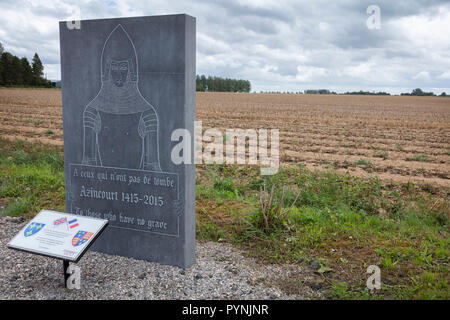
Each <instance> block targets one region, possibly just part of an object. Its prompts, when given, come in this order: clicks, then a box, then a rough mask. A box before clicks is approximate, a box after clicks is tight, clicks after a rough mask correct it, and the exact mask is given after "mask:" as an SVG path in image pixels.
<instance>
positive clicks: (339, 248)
mask: <svg viewBox="0 0 450 320" xmlns="http://www.w3.org/2000/svg"><path fill="white" fill-rule="evenodd" d="M63 163H64V162H63V155H62V149H61V148H58V147H51V146H47V145H42V144H39V143H35V144H30V143H28V142H24V141H21V140H16V141H15V142H10V141H8V140H5V139H0V215H11V216H25V217H31V216H33V215H34V214H36V213H37V212H38V211H40V210H41V209H42V208H46V209H55V210H60V211H64V173H63V171H64V170H63V167H64V165H63ZM261 190H267V191H271V190H273V195H272V196H271V197H270V198H273V199H272V200H271V201H270V205H269V204H268V203H267V202H266V203H265V207H264V208H265V209H264V210H262V207H261V192H263V193H264V191H261ZM196 193H197V196H196V211H197V212H196V214H197V238H198V239H199V240H200V241H202V240H211V241H224V242H229V243H232V244H233V245H235V246H237V247H239V248H241V249H242V250H243V251H244V252H245V254H246V255H248V256H251V257H254V258H256V259H258V260H259V261H260V262H261V263H301V264H307V265H309V263H310V262H311V261H312V260H315V261H318V262H319V264H320V268H319V269H318V270H317V271H316V272H315V280H314V283H304V282H301V281H298V279H293V282H292V283H288V284H286V290H293V289H292V287H293V286H302V285H311V286H312V285H317V283H320V284H321V285H322V288H323V290H324V293H325V296H326V297H328V298H330V299H449V298H450V296H449V289H448V280H449V275H448V263H449V247H450V246H449V244H450V243H449V242H450V240H449V228H448V226H449V213H450V209H449V208H450V205H449V197H448V196H449V190H443V189H435V188H432V189H430V188H429V187H428V186H426V185H424V186H420V185H415V184H413V183H407V184H395V183H386V182H383V181H380V180H379V179H377V178H376V177H374V178H356V177H352V176H349V175H345V174H340V173H337V172H336V171H334V170H328V171H322V172H319V171H311V170H308V169H306V168H305V167H303V166H301V165H298V166H296V167H289V168H283V169H281V170H280V171H279V173H278V174H276V175H274V176H270V177H261V176H260V175H259V171H258V169H257V168H252V167H238V166H223V165H215V166H199V167H197V189H196ZM267 195H268V193H267V194H265V196H266V197H263V199H267ZM369 265H377V266H379V267H380V269H381V281H382V289H381V290H380V291H377V292H373V293H370V292H369V291H368V289H367V288H366V284H365V283H366V280H367V278H368V277H369V275H368V274H367V273H366V270H367V267H368V266H369Z"/></svg>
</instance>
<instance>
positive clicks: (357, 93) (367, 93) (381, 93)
mask: <svg viewBox="0 0 450 320" xmlns="http://www.w3.org/2000/svg"><path fill="white" fill-rule="evenodd" d="M344 94H350V95H363V96H390V95H391V94H390V93H388V92H384V91H379V92H369V91H362V90H359V91H352V92H348V91H347V92H346V93H344Z"/></svg>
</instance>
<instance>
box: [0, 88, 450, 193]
mask: <svg viewBox="0 0 450 320" xmlns="http://www.w3.org/2000/svg"><path fill="white" fill-rule="evenodd" d="M61 115H62V109H61V91H60V90H58V89H4V88H2V89H0V135H1V136H2V137H4V138H8V139H14V138H21V139H27V140H29V141H36V140H39V141H41V142H43V143H48V144H55V145H62V143H63V142H62V118H61ZM197 120H202V121H203V129H207V128H211V127H215V128H219V129H226V128H243V129H246V128H248V129H259V128H265V129H279V130H280V160H281V163H282V165H292V164H296V163H303V164H305V165H306V166H307V167H309V168H318V169H321V168H325V167H328V166H333V167H334V168H336V169H338V170H341V171H348V172H350V173H351V174H353V175H377V176H378V177H380V178H382V179H386V180H394V181H397V182H407V181H414V182H420V183H426V184H430V185H433V186H436V187H450V98H441V97H406V96H402V97H398V96H392V97H391V96H344V95H293V94H292V95H291V94H243V93H197Z"/></svg>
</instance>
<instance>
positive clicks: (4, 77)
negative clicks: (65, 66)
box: [0, 43, 52, 87]
mask: <svg viewBox="0 0 450 320" xmlns="http://www.w3.org/2000/svg"><path fill="white" fill-rule="evenodd" d="M43 76H44V65H43V64H42V61H41V59H40V58H39V56H38V54H37V53H35V54H34V57H33V60H32V62H31V64H30V62H28V59H27V58H19V57H17V56H15V55H12V54H11V53H9V52H6V51H4V48H3V46H2V44H1V43H0V86H44V87H51V86H52V83H51V81H48V80H46V79H44V77H43Z"/></svg>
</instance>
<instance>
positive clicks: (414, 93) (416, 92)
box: [401, 88, 447, 97]
mask: <svg viewBox="0 0 450 320" xmlns="http://www.w3.org/2000/svg"><path fill="white" fill-rule="evenodd" d="M401 95H402V96H435V94H434V92H424V91H422V89H420V88H417V89H414V90H413V91H412V92H411V93H402V94H401ZM440 96H441V97H447V94H446V93H445V92H442V93H441V94H440Z"/></svg>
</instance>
